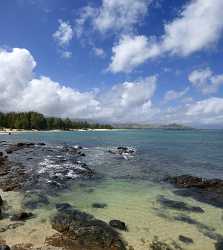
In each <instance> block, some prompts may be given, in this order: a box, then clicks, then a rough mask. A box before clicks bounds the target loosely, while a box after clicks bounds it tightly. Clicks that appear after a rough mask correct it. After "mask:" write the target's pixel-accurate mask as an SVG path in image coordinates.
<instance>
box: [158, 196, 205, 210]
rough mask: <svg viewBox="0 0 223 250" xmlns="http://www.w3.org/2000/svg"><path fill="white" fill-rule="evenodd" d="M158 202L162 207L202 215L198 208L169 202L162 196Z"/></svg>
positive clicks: (178, 202)
mask: <svg viewBox="0 0 223 250" xmlns="http://www.w3.org/2000/svg"><path fill="white" fill-rule="evenodd" d="M158 201H159V203H160V204H161V205H162V206H163V207H167V208H170V209H176V210H181V211H187V212H194V213H204V210H203V209H202V208H200V207H196V206H190V205H188V204H186V203H185V202H183V201H175V200H170V199H167V198H165V197H164V196H160V197H159V199H158Z"/></svg>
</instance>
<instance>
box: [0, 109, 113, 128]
mask: <svg viewBox="0 0 223 250" xmlns="http://www.w3.org/2000/svg"><path fill="white" fill-rule="evenodd" d="M0 128H9V129H26V130H31V129H36V130H52V129H62V130H69V129H112V126H111V125H108V124H98V123H88V122H86V121H73V120H71V119H69V118H66V119H62V118H58V117H45V116H44V115H43V114H40V113H37V112H20V113H16V112H10V113H2V112H0Z"/></svg>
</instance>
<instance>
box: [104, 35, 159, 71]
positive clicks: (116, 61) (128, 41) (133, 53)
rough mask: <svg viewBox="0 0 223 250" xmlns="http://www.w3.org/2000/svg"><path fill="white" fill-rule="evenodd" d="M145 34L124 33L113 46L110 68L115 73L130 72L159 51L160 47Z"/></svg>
mask: <svg viewBox="0 0 223 250" xmlns="http://www.w3.org/2000/svg"><path fill="white" fill-rule="evenodd" d="M150 44H151V43H150V41H149V40H148V38H147V37H145V36H129V35H124V36H122V37H121V39H120V40H119V42H118V44H116V45H115V46H114V47H113V48H112V52H113V56H112V62H111V64H110V65H109V70H110V71H112V72H113V73H117V72H121V71H124V72H130V71H132V69H134V68H135V67H137V66H138V65H140V64H142V63H143V62H145V61H146V60H147V59H148V58H151V57H154V56H156V55H157V53H159V48H158V47H156V46H155V45H153V44H152V47H151V46H150Z"/></svg>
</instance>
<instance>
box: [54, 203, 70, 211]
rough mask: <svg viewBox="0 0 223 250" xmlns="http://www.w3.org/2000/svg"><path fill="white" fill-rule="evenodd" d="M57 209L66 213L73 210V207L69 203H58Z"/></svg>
mask: <svg viewBox="0 0 223 250" xmlns="http://www.w3.org/2000/svg"><path fill="white" fill-rule="evenodd" d="M56 209H57V211H59V212H65V211H67V210H72V209H73V207H72V206H71V205H70V204H69V203H58V204H56Z"/></svg>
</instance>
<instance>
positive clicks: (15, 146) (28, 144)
mask: <svg viewBox="0 0 223 250" xmlns="http://www.w3.org/2000/svg"><path fill="white" fill-rule="evenodd" d="M33 146H35V144H34V143H32V142H18V143H17V144H13V145H10V146H9V147H8V148H7V149H6V150H5V152H6V153H7V154H12V153H13V152H15V151H18V150H22V149H25V148H30V147H33Z"/></svg>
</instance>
